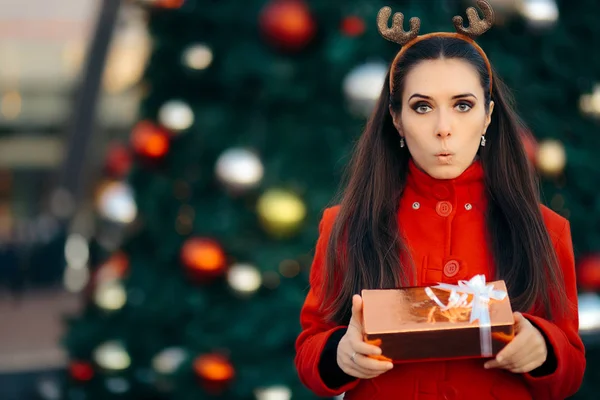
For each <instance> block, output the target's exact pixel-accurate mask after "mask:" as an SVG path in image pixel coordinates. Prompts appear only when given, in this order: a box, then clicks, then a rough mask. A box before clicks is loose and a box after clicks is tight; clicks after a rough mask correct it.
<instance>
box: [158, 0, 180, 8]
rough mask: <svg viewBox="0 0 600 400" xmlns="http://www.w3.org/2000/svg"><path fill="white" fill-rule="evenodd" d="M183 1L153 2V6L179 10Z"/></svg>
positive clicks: (165, 0)
mask: <svg viewBox="0 0 600 400" xmlns="http://www.w3.org/2000/svg"><path fill="white" fill-rule="evenodd" d="M183 3H185V0H154V2H153V5H154V6H155V7H160V8H179V7H181V6H182V5H183Z"/></svg>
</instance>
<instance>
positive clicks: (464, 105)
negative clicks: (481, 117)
mask: <svg viewBox="0 0 600 400" xmlns="http://www.w3.org/2000/svg"><path fill="white" fill-rule="evenodd" d="M456 107H458V111H460V112H467V111H469V110H470V109H471V108H473V106H472V105H471V104H469V103H458V104H457V105H456Z"/></svg>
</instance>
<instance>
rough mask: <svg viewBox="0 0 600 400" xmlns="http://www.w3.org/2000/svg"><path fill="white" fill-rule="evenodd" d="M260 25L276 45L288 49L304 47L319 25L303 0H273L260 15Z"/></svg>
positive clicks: (270, 40)
mask: <svg viewBox="0 0 600 400" xmlns="http://www.w3.org/2000/svg"><path fill="white" fill-rule="evenodd" d="M259 23H260V27H261V29H262V31H263V33H264V35H265V36H266V37H267V39H268V40H269V42H271V43H272V44H273V45H274V46H276V47H281V48H283V49H286V50H292V51H294V50H300V49H302V48H304V47H305V46H306V45H307V44H308V43H310V41H311V40H312V38H313V37H314V35H315V33H316V31H317V25H316V23H315V20H314V18H313V17H312V15H311V14H310V10H309V9H308V6H307V5H306V3H305V2H304V1H302V0H272V1H271V2H270V3H268V4H267V5H266V6H265V8H264V9H263V11H262V12H261V15H260V21H259Z"/></svg>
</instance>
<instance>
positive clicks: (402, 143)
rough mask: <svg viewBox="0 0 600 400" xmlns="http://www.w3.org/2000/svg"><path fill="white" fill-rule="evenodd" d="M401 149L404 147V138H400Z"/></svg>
mask: <svg viewBox="0 0 600 400" xmlns="http://www.w3.org/2000/svg"><path fill="white" fill-rule="evenodd" d="M400 147H404V138H403V137H401V138H400Z"/></svg>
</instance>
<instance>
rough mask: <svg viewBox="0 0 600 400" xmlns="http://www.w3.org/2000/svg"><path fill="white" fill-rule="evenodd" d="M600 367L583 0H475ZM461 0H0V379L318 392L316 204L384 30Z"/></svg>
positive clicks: (135, 393) (91, 386)
mask: <svg viewBox="0 0 600 400" xmlns="http://www.w3.org/2000/svg"><path fill="white" fill-rule="evenodd" d="M489 2H490V3H492V5H493V6H494V9H495V11H496V14H497V23H496V27H495V28H493V29H492V30H491V31H489V32H488V33H486V34H485V35H483V37H481V38H480V39H479V40H478V42H479V43H480V44H481V46H482V47H483V48H484V49H485V50H486V52H487V54H488V56H489V58H490V60H491V62H492V64H494V66H495V68H496V69H497V71H498V73H499V75H500V76H501V77H502V78H503V79H504V80H505V82H506V83H507V84H508V85H509V86H510V87H511V88H512V89H513V90H514V94H515V98H516V101H517V108H518V110H519V112H520V114H521V115H522V116H523V118H524V119H525V121H526V122H527V124H528V126H529V128H530V131H529V132H523V138H524V139H523V140H524V144H525V146H526V149H527V152H528V155H529V157H530V160H531V161H532V163H533V164H534V165H535V167H536V170H537V171H538V173H539V174H540V176H541V177H542V180H541V182H542V192H543V201H544V203H545V204H546V205H548V206H549V207H551V208H552V209H553V210H555V211H556V212H558V213H560V214H561V215H563V216H565V217H567V218H569V220H570V221H571V228H572V232H573V241H574V247H575V256H576V260H577V273H578V284H579V290H580V292H579V306H580V309H579V313H580V315H579V316H580V334H581V337H582V338H583V340H584V342H585V343H586V348H587V359H588V368H587V372H586V377H585V380H584V384H583V386H582V388H581V390H580V392H579V393H578V394H577V395H576V396H575V397H573V398H574V399H597V398H598V397H597V393H598V390H599V389H600V383H599V382H600V358H599V355H600V340H599V338H600V297H599V296H598V293H599V291H600V197H599V196H598V193H599V191H600V188H599V187H598V182H600V162H599V161H598V158H597V157H598V154H597V151H596V149H597V148H598V146H599V145H600V126H599V124H600V52H598V51H597V50H596V49H598V48H600V25H599V24H598V22H597V21H598V18H599V17H600V2H597V1H595V0H578V1H576V2H575V1H566V0H489ZM474 3H475V1H471V0H464V1H463V0H405V1H400V0H385V1H384V0H344V1H342V0H230V1H217V0H138V1H125V0H122V1H119V0H86V1H81V0H0V10H1V12H0V399H2V400H29V399H41V400H57V399H70V400H88V399H108V398H110V399H113V398H116V399H192V398H193V399H204V398H207V399H212V398H214V399H258V400H286V399H303V398H307V399H309V398H313V396H311V395H310V393H308V391H306V390H305V389H304V388H303V387H302V385H301V384H300V383H299V382H298V380H297V377H296V372H295V369H294V367H293V362H292V360H293V357H294V348H293V345H294V341H295V338H296V335H297V334H298V332H299V330H300V326H299V320H298V314H299V310H300V307H301V305H302V302H303V300H304V296H305V295H306V290H307V286H308V272H309V269H310V264H311V261H312V255H313V251H314V245H315V243H316V238H317V233H318V232H317V226H318V221H319V220H320V217H321V212H322V210H323V208H324V207H326V206H327V205H330V202H331V201H332V198H333V195H334V193H335V191H336V189H337V185H338V182H339V180H340V177H341V173H342V169H343V166H344V165H345V164H346V163H347V161H348V152H349V150H350V148H351V146H352V144H353V142H354V141H355V140H356V138H357V137H358V135H359V134H360V133H361V130H362V128H363V127H364V124H365V121H366V118H367V117H368V115H369V113H370V111H371V109H372V107H373V105H374V102H375V100H376V99H377V96H378V94H379V91H380V89H381V85H382V83H383V79H384V75H385V72H386V69H387V65H388V63H389V62H390V61H391V59H392V58H393V56H394V55H395V54H396V52H397V50H398V47H397V45H395V44H393V43H390V42H387V41H386V40H384V39H382V38H381V37H380V36H379V33H378V32H377V29H376V24H375V18H376V14H377V11H378V10H379V9H380V8H381V7H382V6H385V5H390V6H392V8H393V10H394V11H402V12H404V13H405V15H406V16H407V17H411V16H418V17H420V18H421V21H422V25H421V26H422V27H421V31H422V32H432V31H452V30H453V26H452V23H451V19H452V17H453V16H454V15H463V16H464V15H465V9H466V7H468V6H471V5H474Z"/></svg>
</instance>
